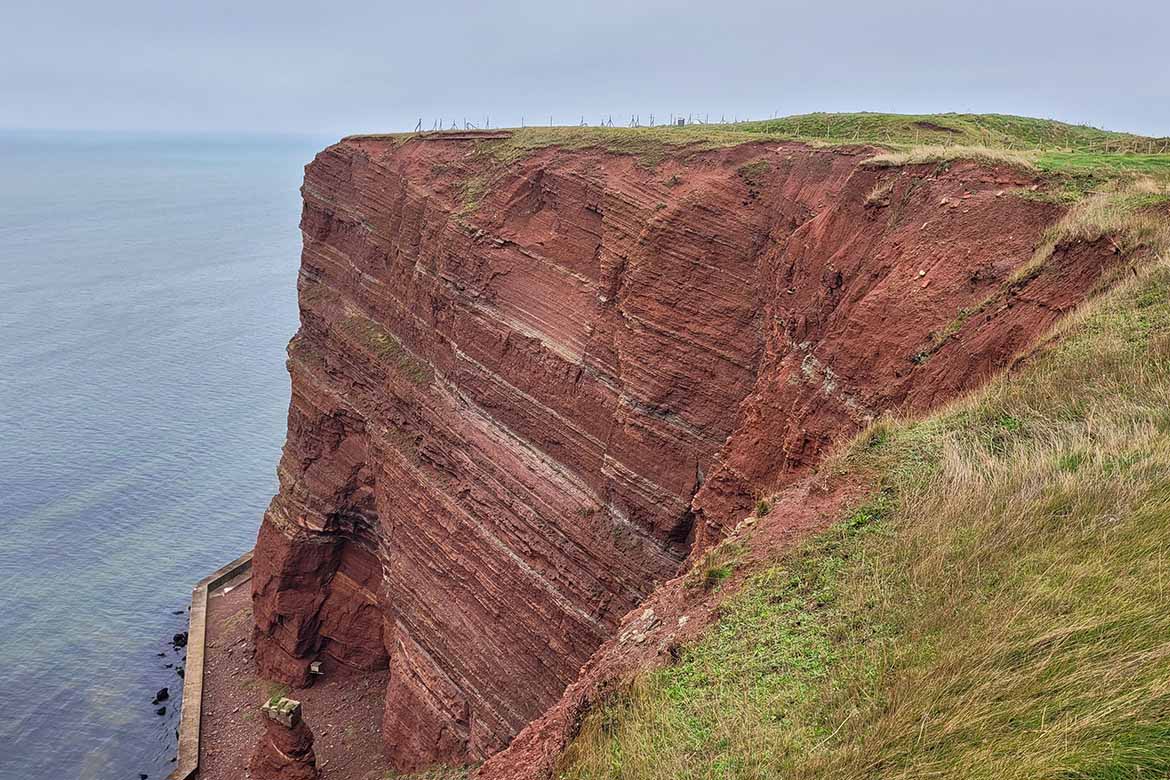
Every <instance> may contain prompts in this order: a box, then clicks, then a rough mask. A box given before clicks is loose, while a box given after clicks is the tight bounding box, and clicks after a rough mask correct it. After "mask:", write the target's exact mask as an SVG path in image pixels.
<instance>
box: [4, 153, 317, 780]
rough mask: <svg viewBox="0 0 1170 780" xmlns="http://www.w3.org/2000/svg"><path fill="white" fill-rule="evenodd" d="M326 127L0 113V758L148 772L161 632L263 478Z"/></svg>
mask: <svg viewBox="0 0 1170 780" xmlns="http://www.w3.org/2000/svg"><path fill="white" fill-rule="evenodd" d="M326 142H327V139H311V138H255V137H250V138H225V137H214V138H177V137H161V136H152V137H130V136H115V135H77V134H70V135H65V134H39V135H36V134H30V133H21V134H13V133H10V134H0V171H2V173H0V247H2V249H0V523H2V525H3V529H2V532H3V536H2V541H0V746H2V748H3V749H0V779H2V780H17V779H18V778H19V780H40V779H42V778H43V779H44V780H62V779H63V778H74V777H76V778H80V780H91V779H97V778H100V779H101V780H107V779H109V780H117V779H118V778H134V779H135V780H136V779H137V778H138V777H139V774H140V773H144V774H147V775H149V777H150V778H161V777H164V776H165V775H166V774H167V773H168V772H170V770H171V767H172V764H171V759H172V757H173V756H174V751H175V728H176V727H177V724H178V708H179V693H180V691H181V687H182V680H181V679H180V678H179V677H178V675H177V674H176V672H175V670H174V669H173V668H167V665H168V664H170V665H174V664H177V663H181V659H182V657H183V652H182V651H175V650H174V649H173V648H172V647H171V645H170V638H171V636H172V635H173V634H175V633H176V632H179V631H185V630H186V611H185V610H186V607H187V604H188V601H189V598H190V590H191V587H192V585H194V583H195V582H196V581H197V580H198V579H199V578H200V577H202V576H203V575H205V574H207V573H209V572H211V571H212V570H214V569H216V568H217V567H219V566H220V565H222V564H224V563H226V562H228V561H230V560H231V559H233V558H235V557H236V556H237V555H239V554H240V553H241V552H243V551H244V550H246V549H248V548H249V547H250V546H251V545H252V543H253V541H254V539H255V533H256V528H257V526H258V523H259V520H260V516H261V513H262V512H263V510H264V507H265V505H266V504H267V502H268V500H269V498H270V497H271V496H272V494H273V492H274V491H275V489H276V477H275V469H276V462H277V459H278V457H279V453H280V446H281V443H282V442H283V439H284V428H285V413H286V409H287V405H288V377H287V374H286V372H285V369H284V348H285V345H286V344H287V342H288V339H289V338H290V337H291V336H292V334H293V332H294V331H295V329H296V325H297V309H296V291H295V283H296V273H297V266H298V259H299V247H300V233H299V231H298V229H297V221H298V218H299V213H300V197H299V193H298V187H299V185H300V181H301V178H302V174H303V166H304V164H305V163H307V162H308V161H309V160H310V159H312V155H313V154H314V152H315V151H316V150H318V149H320V148H321V147H322V146H323V145H324V144H325V143H326ZM176 611H178V612H180V614H174V613H175V612H176ZM160 653H161V654H162V655H161V656H160V655H159V654H160ZM163 687H167V688H169V689H170V694H171V696H170V699H169V701H166V702H163V703H161V704H160V705H152V704H151V697H152V696H153V695H154V694H155V692H156V691H158V690H159V689H160V688H163ZM158 706H165V707H166V714H165V715H163V716H160V715H158V714H156V709H157V707H158Z"/></svg>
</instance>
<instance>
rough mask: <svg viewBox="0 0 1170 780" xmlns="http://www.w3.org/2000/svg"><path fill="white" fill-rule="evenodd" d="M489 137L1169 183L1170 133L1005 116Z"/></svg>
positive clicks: (564, 130)
mask: <svg viewBox="0 0 1170 780" xmlns="http://www.w3.org/2000/svg"><path fill="white" fill-rule="evenodd" d="M494 135H495V137H483V138H480V139H479V140H478V141H477V143H478V145H479V146H480V148H481V150H482V151H483V152H484V153H485V154H488V155H490V156H491V157H492V158H494V159H495V160H496V161H497V162H500V163H509V162H514V161H515V160H518V159H521V158H523V157H526V156H527V155H529V154H531V153H532V152H533V151H535V150H537V149H542V148H545V147H550V146H559V147H563V148H570V149H584V148H602V149H605V150H606V151H609V152H613V153H616V154H630V155H635V156H637V157H638V158H639V159H641V160H642V161H643V162H644V163H646V164H648V165H655V164H657V163H658V162H660V161H661V160H662V159H664V158H665V157H666V156H667V155H668V154H670V153H671V152H672V151H677V150H678V149H679V148H686V149H690V150H693V151H702V150H707V149H717V148H723V147H728V146H735V145H737V144H742V143H751V142H755V141H798V142H802V143H807V144H812V145H817V146H821V145H859V144H863V145H870V146H877V147H882V148H885V149H887V150H889V151H890V152H891V154H890V155H888V156H885V162H887V163H890V164H908V163H915V162H938V161H945V160H949V159H960V158H967V157H973V158H984V159H988V160H990V161H992V162H1000V163H1010V164H1014V165H1018V166H1023V167H1028V168H1034V169H1036V170H1037V171H1038V172H1040V173H1045V174H1054V175H1066V176H1073V177H1081V178H1086V179H1092V180H1095V182H1099V181H1101V180H1110V179H1117V178H1136V177H1148V178H1152V179H1155V180H1157V181H1159V182H1164V183H1167V184H1170V137H1165V138H1151V137H1147V136H1141V135H1136V134H1133V133H1122V132H1114V131H1110V130H1100V129H1098V128H1095V127H1089V126H1086V125H1072V124H1067V123H1065V122H1058V121H1055V120H1051V119H1035V118H1031V117H1021V116H1010V115H1006V114H880V113H869V112H858V113H836V114H833V113H815V114H800V115H796V116H789V117H783V118H780V119H768V120H762V121H756V122H738V123H731V124H691V125H686V126H682V127H679V126H672V125H661V126H655V127H593V126H585V127H525V128H511V129H507V130H502V131H497V133H495V134H494ZM444 136H447V137H451V138H455V137H466V136H467V134H466V133H464V132H462V131H445V132H441V133H429V132H428V133H396V134H389V135H380V136H377V135H376V136H351V137H352V138H385V139H393V140H395V141H398V142H405V141H408V140H411V139H414V138H420V139H436V138H443V137H444ZM1088 183H1089V184H1090V185H1091V184H1093V183H1094V181H1090V182H1088Z"/></svg>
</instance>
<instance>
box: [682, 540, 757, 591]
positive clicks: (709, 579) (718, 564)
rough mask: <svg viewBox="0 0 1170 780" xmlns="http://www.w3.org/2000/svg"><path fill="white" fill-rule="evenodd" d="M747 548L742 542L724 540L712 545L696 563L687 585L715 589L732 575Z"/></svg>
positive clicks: (707, 589)
mask: <svg viewBox="0 0 1170 780" xmlns="http://www.w3.org/2000/svg"><path fill="white" fill-rule="evenodd" d="M744 552H746V548H745V547H744V545H743V544H742V543H741V542H733V541H723V542H720V543H719V544H717V545H715V546H714V547H712V548H711V549H710V550H708V551H707V552H706V553H704V555H703V557H702V558H701V559H700V560H699V561H698V563H696V564H695V567H694V569H693V570H692V571H691V573H690V574H689V575H688V577H687V580H686V586H687V587H690V588H694V587H701V588H702V589H703V590H705V591H710V590H714V589H715V588H717V587H719V586H720V585H721V584H722V583H723V581H724V580H726V579H727V578H728V577H730V576H731V574H732V572H734V571H735V567H736V566H738V565H739V562H740V560H741V558H742V557H743V554H744Z"/></svg>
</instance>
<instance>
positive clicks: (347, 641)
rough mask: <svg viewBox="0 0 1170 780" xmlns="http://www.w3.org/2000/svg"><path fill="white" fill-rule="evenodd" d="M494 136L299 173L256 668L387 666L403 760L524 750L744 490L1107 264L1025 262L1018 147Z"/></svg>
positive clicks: (1027, 207) (1030, 238) (414, 146)
mask: <svg viewBox="0 0 1170 780" xmlns="http://www.w3.org/2000/svg"><path fill="white" fill-rule="evenodd" d="M481 143H483V142H482V141H477V140H475V139H465V140H427V141H422V140H413V141H409V142H401V141H398V140H394V139H378V138H353V139H347V140H345V141H343V142H341V143H340V144H337V145H335V146H332V147H330V148H329V149H327V150H325V151H324V152H322V153H321V154H320V155H318V157H317V159H316V160H314V162H313V163H312V164H311V165H310V166H308V168H307V170H306V177H305V185H304V188H303V193H304V198H305V209H304V215H303V218H302V230H303V233H304V253H303V256H302V266H301V273H300V279H299V283H298V288H299V293H300V305H301V329H300V331H299V332H298V334H297V336H296V337H295V338H294V339H293V341H292V343H291V344H290V346H289V364H288V365H289V370H290V372H291V374H292V388H293V389H292V402H291V404H290V409H289V431H288V441H287V443H286V446H285V451H284V455H283V458H282V460H281V464H280V468H279V476H280V484H281V487H280V493H279V494H278V495H277V496H276V497H275V498H274V499H273V502H272V505H271V506H270V508H269V510H268V512H267V513H266V515H265V518H264V523H263V526H262V528H261V531H260V535H259V539H258V541H257V548H256V555H255V557H254V576H253V588H254V603H255V615H256V651H257V662H258V664H259V667H260V671H261V673H263V674H264V675H266V676H268V677H272V678H275V679H280V680H283V681H286V682H289V683H292V684H294V685H305V684H307V683H308V682H309V675H308V664H309V662H310V661H312V660H313V659H316V658H323V659H325V661H326V663H327V665H332V666H333V667H334V668H352V669H374V668H383V667H385V666H387V665H389V668H390V681H389V685H388V690H387V693H386V703H385V717H384V722H383V733H384V739H385V746H386V750H387V753H388V755H389V757H390V758H391V760H392V762H393V763H394V765H395V766H396V767H397V768H399V769H401V770H413V769H417V768H420V767H423V766H426V765H428V764H431V763H435V762H449V763H460V762H464V761H473V760H480V759H483V758H486V757H487V756H489V755H491V754H493V753H495V752H497V751H499V750H500V749H501V748H503V747H504V746H506V745H507V744H508V743H509V741H510V740H511V739H512V738H513V737H514V736H515V735H516V734H517V733H518V732H519V731H520V730H521V729H522V728H524V726H525V725H526V724H528V723H529V722H531V721H533V720H534V719H536V718H537V717H538V716H540V715H541V713H543V712H544V711H545V710H546V709H548V708H549V707H550V705H552V704H553V703H554V702H556V701H557V700H558V698H559V697H561V695H562V692H563V691H564V690H565V688H566V686H567V685H568V684H569V683H571V682H572V681H573V680H574V679H575V678H576V676H577V674H578V670H579V669H580V668H581V667H582V665H583V664H585V662H586V661H587V660H588V659H589V658H590V656H591V655H592V654H593V653H594V651H595V650H597V648H598V647H599V646H600V645H601V644H602V643H603V642H604V641H605V640H606V639H608V638H609V637H611V636H612V635H614V633H615V629H616V627H617V626H618V625H619V622H620V621H621V620H622V618H623V616H624V615H626V613H628V612H630V611H631V610H632V609H634V608H635V607H637V606H638V605H639V604H640V603H641V602H642V601H643V600H644V599H645V598H646V597H647V596H648V595H649V594H650V593H651V591H652V590H653V589H654V588H655V586H656V585H657V584H658V583H660V582H662V581H664V580H666V579H668V578H670V577H673V576H674V575H675V574H676V573H677V571H678V568H679V565H680V563H681V562H683V561H684V560H685V559H686V558H687V556H688V555H689V554H690V553H691V551H692V549H698V548H702V547H705V546H706V545H708V544H710V543H711V542H712V541H714V540H716V539H718V538H719V537H720V536H721V535H722V534H724V533H725V531H726V529H727V528H728V527H729V523H732V524H733V523H734V522H735V521H736V520H738V519H739V518H740V517H742V515H743V514H744V513H745V512H746V510H747V508H748V507H749V506H750V505H751V504H752V502H753V501H754V500H755V498H756V497H757V496H758V495H760V494H761V493H764V492H769V491H771V490H772V489H774V488H776V487H778V486H781V485H783V484H786V483H789V482H792V481H793V480H795V479H796V478H797V477H798V476H800V475H802V474H804V473H806V472H808V470H809V469H811V468H812V467H814V466H815V465H816V463H817V462H818V460H819V459H820V458H821V457H822V456H823V455H824V453H825V452H826V450H827V449H828V448H829V447H830V446H831V445H832V444H833V443H834V442H835V441H837V440H839V439H840V438H842V437H843V436H847V435H849V434H851V433H853V432H855V431H856V430H857V429H858V428H859V427H860V426H862V425H864V424H865V423H866V421H868V420H870V419H872V418H873V417H874V416H875V415H878V414H880V413H882V412H883V411H886V410H890V409H895V408H911V409H925V408H928V407H931V406H934V405H937V404H939V403H942V402H943V401H946V400H947V399H950V398H952V397H954V396H955V395H956V394H958V393H961V392H963V391H964V390H967V389H969V388H972V387H974V386H976V385H977V384H979V383H980V382H981V381H983V380H984V379H986V378H987V377H988V376H990V375H991V374H992V373H993V372H995V371H997V370H998V369H1000V368H1002V367H1004V366H1005V365H1007V364H1008V362H1009V361H1011V360H1012V359H1013V358H1014V357H1015V356H1016V355H1017V354H1019V352H1020V351H1021V350H1022V349H1024V348H1025V347H1027V346H1028V345H1029V344H1030V343H1031V342H1032V340H1033V339H1034V338H1035V337H1036V336H1037V334H1039V333H1042V332H1043V331H1044V329H1045V328H1046V327H1047V326H1048V325H1049V324H1050V323H1052V322H1053V321H1054V319H1055V318H1056V317H1058V316H1059V315H1060V314H1061V313H1062V312H1063V311H1066V310H1068V309H1069V308H1071V307H1072V306H1074V305H1075V304H1076V302H1077V301H1079V300H1080V299H1081V298H1082V297H1083V296H1084V295H1085V293H1086V291H1087V290H1089V289H1090V288H1091V287H1092V285H1093V284H1094V283H1095V282H1096V280H1097V278H1098V276H1099V274H1100V273H1101V271H1102V269H1103V268H1104V267H1105V266H1106V264H1107V262H1108V259H1109V258H1111V257H1112V255H1111V254H1110V253H1108V252H1107V251H1105V249H1104V248H1103V247H1096V246H1082V247H1079V248H1077V249H1075V250H1073V249H1067V248H1060V249H1059V250H1058V251H1059V252H1060V253H1062V255H1061V256H1060V257H1059V258H1058V262H1054V263H1051V264H1050V265H1049V266H1048V267H1046V270H1044V271H1042V272H1041V273H1039V274H1030V275H1025V276H1023V277H1022V278H1020V279H1019V280H1016V281H1013V282H1012V283H1010V284H1009V283H1008V280H1009V278H1010V277H1011V275H1012V274H1013V272H1015V271H1016V270H1017V269H1019V268H1020V267H1021V266H1023V265H1024V264H1025V263H1026V262H1027V261H1028V260H1029V259H1030V258H1031V256H1032V253H1033V250H1034V248H1035V246H1036V245H1037V243H1038V242H1039V238H1040V235H1041V233H1042V231H1043V230H1044V229H1045V228H1046V227H1047V226H1048V225H1049V224H1050V223H1051V222H1052V221H1053V220H1055V219H1056V218H1058V217H1059V216H1060V215H1061V213H1062V212H1061V209H1060V208H1059V207H1057V206H1053V205H1049V204H1043V203H1037V202H1035V201H1030V200H1024V199H1020V198H1016V197H1013V196H1011V195H1010V194H1004V190H1007V189H1010V188H1012V187H1018V186H1025V185H1027V184H1029V183H1030V180H1029V179H1028V177H1027V175H1026V174H1024V173H1021V172H1018V171H1014V170H1009V169H995V170H990V169H986V168H981V167H979V166H977V165H974V164H969V163H957V164H954V165H951V166H947V167H939V168H936V167H934V166H918V167H913V168H907V169H878V168H873V167H868V166H866V165H864V164H863V160H864V158H865V156H866V155H867V151H866V150H864V149H810V148H807V147H804V146H801V145H797V144H781V145H777V144H749V145H744V146H739V147H735V148H731V149H724V150H717V151H705V152H687V151H686V150H679V151H678V152H677V153H675V154H674V155H673V156H672V157H668V158H667V159H665V160H664V161H662V162H661V163H659V164H658V165H657V166H656V167H655V168H653V169H650V168H648V167H646V166H644V165H642V164H640V163H639V162H638V161H637V160H636V159H635V158H634V157H631V156H623V155H616V154H608V153H605V152H603V151H600V150H576V151H574V150H564V149H544V150H538V151H535V152H533V153H532V154H530V155H529V156H528V157H526V158H524V159H522V160H520V161H519V162H516V163H514V164H512V165H511V166H509V167H507V168H506V169H503V170H501V169H499V168H498V167H497V166H495V165H493V163H492V162H491V159H490V156H489V155H487V154H484V153H483V151H482V149H481V147H479V146H477V144H481ZM484 180H487V181H488V183H489V185H490V186H488V187H487V190H486V194H484V195H483V199H482V202H479V203H478V204H475V203H469V202H467V201H468V198H469V197H471V196H472V194H473V193H475V192H476V191H477V190H479V189H480V187H479V184H480V182H482V181H484ZM473 185H474V186H473ZM879 187H881V189H882V190H883V191H884V192H885V195H884V197H883V198H880V199H875V198H871V197H869V195H870V194H871V193H873V192H875V191H876V190H877V188H879ZM972 312H974V313H973V314H972ZM940 334H941V335H940ZM943 335H945V336H946V337H945V338H943Z"/></svg>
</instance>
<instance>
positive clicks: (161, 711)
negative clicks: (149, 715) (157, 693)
mask: <svg viewBox="0 0 1170 780" xmlns="http://www.w3.org/2000/svg"><path fill="white" fill-rule="evenodd" d="M154 714H155V715H166V714H167V708H166V707H159V708H158V709H157V710H155V711H154Z"/></svg>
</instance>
